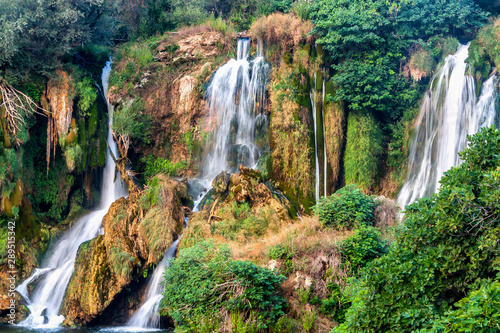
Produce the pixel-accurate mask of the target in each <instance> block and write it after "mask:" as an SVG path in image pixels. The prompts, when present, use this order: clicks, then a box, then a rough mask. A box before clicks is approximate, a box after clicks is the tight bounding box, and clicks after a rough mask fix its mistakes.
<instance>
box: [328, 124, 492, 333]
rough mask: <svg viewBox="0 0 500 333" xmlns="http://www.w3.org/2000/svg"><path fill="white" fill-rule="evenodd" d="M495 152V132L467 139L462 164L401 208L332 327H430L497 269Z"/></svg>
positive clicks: (404, 329)
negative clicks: (394, 230)
mask: <svg viewBox="0 0 500 333" xmlns="http://www.w3.org/2000/svg"><path fill="white" fill-rule="evenodd" d="M499 154H500V131H499V130H497V129H494V128H486V129H483V130H481V131H480V132H479V133H477V134H476V135H474V136H472V137H469V148H467V149H466V150H465V151H464V152H463V153H461V154H460V156H461V158H462V160H463V161H464V162H463V164H461V165H460V166H458V167H455V168H452V169H451V170H449V171H448V172H446V173H445V175H444V177H443V178H442V180H441V187H440V191H439V192H438V193H437V194H434V195H433V196H432V197H430V198H423V199H421V200H419V201H417V202H416V203H414V204H412V205H410V206H408V207H407V208H406V216H405V221H404V225H403V226H402V228H401V229H400V230H399V233H398V234H397V236H396V240H395V242H394V244H393V245H392V246H391V248H390V251H389V253H388V254H387V255H385V256H382V257H380V258H378V259H376V260H374V261H372V262H370V263H368V265H367V266H366V268H365V269H363V270H361V276H360V278H359V279H358V280H357V281H356V282H355V283H354V284H353V285H352V286H350V291H349V295H350V301H351V302H352V306H351V308H350V309H349V310H348V313H347V315H346V322H345V323H344V324H343V325H341V326H340V327H339V328H337V329H336V330H335V332H387V331H391V332H410V331H416V330H418V329H429V328H431V327H432V325H433V321H434V320H436V319H438V317H440V316H441V315H443V314H444V313H446V312H447V311H450V310H452V305H453V304H454V303H456V302H457V301H459V300H460V299H462V298H464V297H465V296H466V294H467V292H468V290H471V289H475V288H476V286H477V283H479V282H480V281H481V280H484V279H491V278H493V277H494V276H495V275H496V274H497V271H498V270H499V269H500V260H499V259H498V251H499V250H500V243H499V242H498V235H499V234H500V224H499V223H498V221H499V220H498V212H499V211H500V206H499V202H500V190H499V189H500V160H499V159H498V155H499ZM472 295H473V294H472ZM472 305H473V303H471V306H472ZM458 315H459V313H457V316H458ZM478 316H479V317H481V315H478ZM478 320H481V319H478ZM457 324H458V325H466V324H467V323H465V322H462V323H460V322H457Z"/></svg>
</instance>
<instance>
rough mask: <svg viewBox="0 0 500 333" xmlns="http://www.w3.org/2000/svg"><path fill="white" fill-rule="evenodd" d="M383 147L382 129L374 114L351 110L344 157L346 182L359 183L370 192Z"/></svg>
mask: <svg viewBox="0 0 500 333" xmlns="http://www.w3.org/2000/svg"><path fill="white" fill-rule="evenodd" d="M382 149H383V147H382V131H381V130H380V128H379V125H378V123H377V121H376V120H375V118H374V117H373V115H372V114H371V113H369V112H366V111H365V112H361V111H357V112H355V111H351V112H350V113H349V117H348V121H347V143H346V151H345V159H344V171H345V181H346V184H357V185H358V187H359V188H360V189H362V190H363V191H365V192H370V191H371V189H372V184H373V183H374V180H375V176H376V174H377V168H378V164H379V159H380V155H381V153H382Z"/></svg>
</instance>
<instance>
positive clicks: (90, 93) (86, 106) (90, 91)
mask: <svg viewBox="0 0 500 333" xmlns="http://www.w3.org/2000/svg"><path fill="white" fill-rule="evenodd" d="M76 93H77V95H78V108H79V109H80V111H82V112H83V114H84V115H88V111H89V110H90V107H91V106H92V104H94V103H95V101H96V99H97V90H96V86H95V83H94V81H93V80H92V78H91V77H89V76H85V77H83V78H82V79H80V80H79V81H78V82H77V83H76Z"/></svg>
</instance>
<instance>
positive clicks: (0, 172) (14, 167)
mask: <svg viewBox="0 0 500 333" xmlns="http://www.w3.org/2000/svg"><path fill="white" fill-rule="evenodd" d="M22 157H23V151H22V150H19V151H18V152H16V150H14V149H12V148H11V149H5V148H3V144H2V143H0V195H1V196H2V198H8V197H10V195H11V193H12V190H13V189H14V187H15V185H16V182H17V180H18V179H19V177H20V176H21V171H22Z"/></svg>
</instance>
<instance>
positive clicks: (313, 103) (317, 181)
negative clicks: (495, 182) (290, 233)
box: [309, 74, 320, 202]
mask: <svg viewBox="0 0 500 333" xmlns="http://www.w3.org/2000/svg"><path fill="white" fill-rule="evenodd" d="M312 84H313V87H311V92H310V93H309V97H310V98H311V108H312V110H311V111H312V114H313V126H314V155H315V158H316V164H315V165H316V170H315V182H314V196H315V199H316V202H318V201H319V197H320V192H319V191H320V176H319V174H320V172H319V157H318V153H319V152H318V120H317V119H316V118H317V114H316V111H317V110H316V74H314V81H313V83H312Z"/></svg>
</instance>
